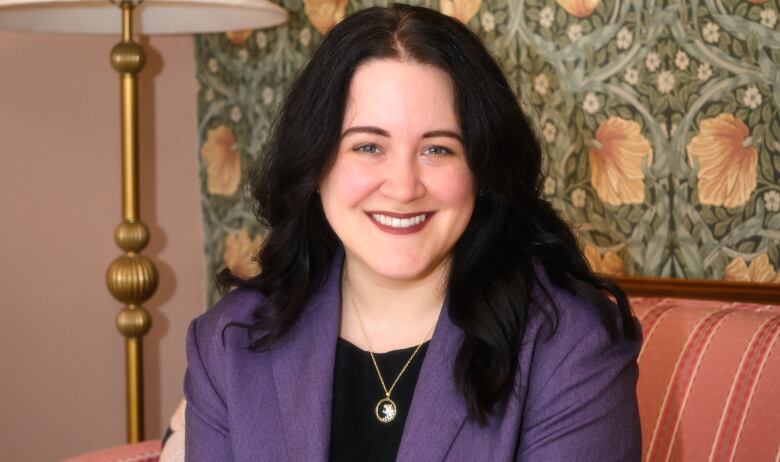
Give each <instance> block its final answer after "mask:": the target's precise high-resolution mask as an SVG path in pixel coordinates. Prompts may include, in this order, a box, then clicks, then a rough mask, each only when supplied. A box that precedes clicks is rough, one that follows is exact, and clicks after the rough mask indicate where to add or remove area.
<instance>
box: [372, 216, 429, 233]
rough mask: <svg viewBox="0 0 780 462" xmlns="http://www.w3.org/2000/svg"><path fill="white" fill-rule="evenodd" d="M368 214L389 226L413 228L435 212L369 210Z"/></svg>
mask: <svg viewBox="0 0 780 462" xmlns="http://www.w3.org/2000/svg"><path fill="white" fill-rule="evenodd" d="M367 214H368V216H370V217H371V219H372V220H374V222H376V223H378V224H380V225H383V226H387V227H389V228H393V229H399V230H401V229H407V228H412V227H415V226H417V225H420V224H421V223H424V222H425V220H427V219H428V218H429V217H430V216H431V215H433V213H431V212H420V213H387V212H385V213H380V212H368V213H367Z"/></svg>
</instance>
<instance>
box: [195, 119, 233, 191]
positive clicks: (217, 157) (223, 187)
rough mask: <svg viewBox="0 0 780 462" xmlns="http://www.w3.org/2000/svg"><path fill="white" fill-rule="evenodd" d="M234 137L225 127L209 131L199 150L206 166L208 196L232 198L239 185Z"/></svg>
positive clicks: (221, 126)
mask: <svg viewBox="0 0 780 462" xmlns="http://www.w3.org/2000/svg"><path fill="white" fill-rule="evenodd" d="M235 144H236V137H235V136H234V135H233V132H232V131H231V130H230V129H229V128H228V127H226V126H224V125H220V126H219V127H217V128H214V129H211V130H209V131H208V134H207V135H206V142H205V143H204V144H203V147H202V148H201V150H200V155H201V157H202V158H203V162H204V163H205V164H206V190H207V191H208V192H209V193H210V194H219V195H222V196H232V195H233V194H235V192H236V191H237V190H238V185H239V183H241V155H240V154H239V153H238V151H236V147H235Z"/></svg>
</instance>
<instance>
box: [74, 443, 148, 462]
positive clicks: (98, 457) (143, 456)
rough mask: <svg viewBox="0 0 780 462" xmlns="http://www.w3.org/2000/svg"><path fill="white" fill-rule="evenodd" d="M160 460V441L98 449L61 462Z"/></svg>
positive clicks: (145, 461)
mask: <svg viewBox="0 0 780 462" xmlns="http://www.w3.org/2000/svg"><path fill="white" fill-rule="evenodd" d="M159 458H160V440H150V441H143V442H140V443H135V444H126V445H123V446H115V447H113V448H106V449H100V450H98V451H94V452H90V453H89V454H82V455H78V456H74V457H71V458H69V459H65V460H64V461H63V462H157V461H158V460H159Z"/></svg>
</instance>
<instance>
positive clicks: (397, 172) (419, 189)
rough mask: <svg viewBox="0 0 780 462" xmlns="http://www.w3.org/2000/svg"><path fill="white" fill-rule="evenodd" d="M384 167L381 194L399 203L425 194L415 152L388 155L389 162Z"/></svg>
mask: <svg viewBox="0 0 780 462" xmlns="http://www.w3.org/2000/svg"><path fill="white" fill-rule="evenodd" d="M385 167H386V170H385V172H384V181H383V182H382V187H381V188H380V191H381V192H382V194H384V195H385V196H387V197H389V198H391V199H393V200H395V201H398V202H401V203H407V202H412V201H414V200H415V199H418V198H420V197H422V196H424V195H425V186H424V185H423V182H422V179H421V175H420V173H421V172H420V166H419V164H418V162H417V156H416V154H414V153H411V154H405V155H399V156H390V162H388V163H387V164H386V165H385Z"/></svg>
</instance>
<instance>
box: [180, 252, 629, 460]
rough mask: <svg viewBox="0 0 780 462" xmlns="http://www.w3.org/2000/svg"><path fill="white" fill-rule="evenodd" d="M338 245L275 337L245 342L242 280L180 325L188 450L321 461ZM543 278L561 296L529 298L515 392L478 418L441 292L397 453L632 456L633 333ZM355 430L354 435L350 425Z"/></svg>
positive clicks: (415, 456)
mask: <svg viewBox="0 0 780 462" xmlns="http://www.w3.org/2000/svg"><path fill="white" fill-rule="evenodd" d="M342 260H343V253H342V254H340V255H339V256H338V257H337V258H335V259H334V262H333V264H332V266H331V270H330V273H329V275H328V277H327V279H326V283H325V284H324V285H323V287H322V289H321V290H320V291H319V292H317V293H316V294H314V295H313V296H312V297H311V298H310V299H309V302H308V305H307V306H306V308H305V309H304V311H303V312H302V314H301V317H300V318H299V320H298V321H297V323H296V324H295V325H294V326H293V328H292V330H291V331H290V333H289V335H287V336H286V337H284V339H283V340H282V341H281V343H279V344H277V346H276V347H275V348H274V349H272V350H270V351H268V352H263V353H253V352H251V351H249V350H248V349H247V342H248V337H247V334H246V331H245V330H243V329H241V328H229V329H227V330H226V331H225V335H224V345H223V343H222V332H223V328H224V327H225V325H226V324H227V323H229V322H232V321H238V322H244V323H251V322H252V321H253V318H252V314H251V313H252V311H253V310H254V309H255V308H257V307H259V306H262V305H263V303H264V300H263V297H262V295H260V294H259V293H257V292H255V291H251V290H247V289H241V290H236V291H234V292H232V293H230V294H229V295H227V296H226V297H225V298H224V299H223V300H222V301H220V302H219V303H218V304H217V305H216V306H215V307H214V308H212V309H211V310H209V311H208V312H206V313H205V314H203V315H201V316H200V317H198V318H197V319H195V320H194V321H193V322H192V324H191V325H190V329H189V333H188V337H187V361H188V367H187V372H186V375H185V380H184V392H185V396H186V399H187V410H186V433H185V435H186V443H185V448H186V460H187V461H191V462H194V461H208V462H227V461H239V462H248V461H306V462H309V461H311V462H314V461H325V460H327V458H328V454H329V442H330V426H331V422H330V420H331V398H332V387H333V368H334V360H335V352H336V338H337V336H338V331H339V307H340V303H341V291H340V288H341V264H342ZM540 277H541V278H542V279H543V284H545V285H546V286H547V290H548V291H549V293H550V294H551V295H552V297H553V299H554V300H555V303H556V306H557V308H558V310H557V311H558V325H557V329H556V330H555V331H554V333H553V330H552V325H551V321H550V319H548V318H549V317H548V316H545V314H544V313H543V312H542V311H541V310H539V309H534V308H532V309H531V310H530V311H529V315H528V320H527V324H526V329H525V333H524V338H523V343H522V348H521V351H520V354H519V358H518V361H519V367H518V369H517V374H516V376H515V384H514V387H515V393H514V394H513V395H512V396H511V397H510V398H509V399H508V400H507V401H506V403H505V404H504V405H503V406H501V407H500V409H499V410H498V411H497V412H496V413H495V414H493V415H491V416H490V417H489V419H488V422H487V425H486V426H479V425H478V424H477V423H474V422H472V421H470V420H468V419H467V418H466V412H467V411H466V405H465V401H464V399H463V396H462V395H461V394H460V393H459V392H458V390H457V389H456V386H455V383H454V381H453V374H452V371H453V364H454V360H455V356H456V353H457V351H458V347H459V344H460V342H461V340H462V333H461V331H460V329H459V328H458V327H456V326H455V325H454V324H453V323H452V321H451V320H450V318H449V315H448V311H447V302H446V301H445V303H444V306H443V309H442V311H441V314H440V316H439V319H438V322H437V324H436V328H435V331H434V334H433V337H432V339H431V342H430V344H429V346H428V352H427V354H426V355H425V359H424V361H423V364H422V370H421V371H420V375H419V378H418V380H417V385H416V388H415V391H414V396H413V398H412V404H411V408H410V409H409V414H408V417H407V420H406V426H405V427H404V431H403V437H402V439H401V445H400V448H399V450H398V458H397V460H398V461H401V462H411V461H425V462H434V461H442V460H446V461H491V462H493V461H512V460H519V461H544V462H554V461H566V462H573V461H598V462H606V461H621V462H625V461H639V460H640V458H641V435H640V428H639V413H638V409H637V402H636V380H637V374H638V369H637V363H636V358H637V354H638V352H639V348H640V342H639V341H623V340H621V341H613V340H611V339H610V337H609V336H608V334H607V331H606V330H605V328H604V327H603V326H602V324H601V322H600V321H599V317H598V313H597V312H596V311H595V309H594V308H592V307H591V306H590V305H588V304H586V303H584V302H583V301H581V300H580V299H578V298H575V297H573V296H572V295H570V294H569V293H568V292H566V291H563V290H561V289H557V288H555V287H553V286H552V285H550V284H549V283H547V282H546V278H545V277H544V275H540ZM356 437H359V436H357V435H356Z"/></svg>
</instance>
